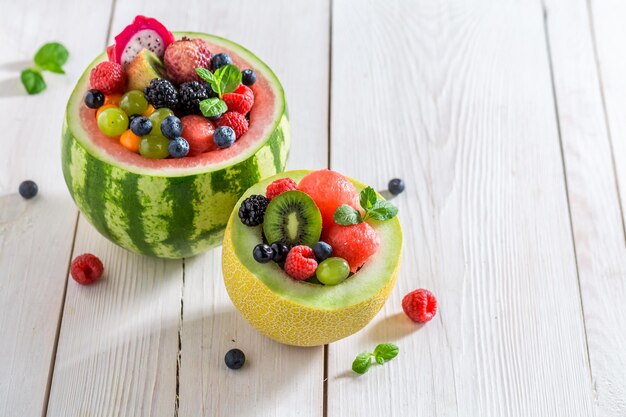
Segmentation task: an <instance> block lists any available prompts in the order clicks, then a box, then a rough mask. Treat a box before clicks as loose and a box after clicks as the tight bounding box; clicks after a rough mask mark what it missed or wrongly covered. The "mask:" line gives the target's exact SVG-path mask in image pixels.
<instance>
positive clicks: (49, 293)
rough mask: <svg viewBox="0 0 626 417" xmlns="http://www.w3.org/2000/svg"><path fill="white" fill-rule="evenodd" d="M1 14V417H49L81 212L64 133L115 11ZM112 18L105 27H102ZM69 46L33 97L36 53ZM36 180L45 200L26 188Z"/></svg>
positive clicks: (33, 7) (73, 3)
mask: <svg viewBox="0 0 626 417" xmlns="http://www.w3.org/2000/svg"><path fill="white" fill-rule="evenodd" d="M1 9H2V11H1V12H0V39H1V40H2V41H1V42H0V114H1V115H2V116H1V118H2V126H3V127H2V135H0V148H1V149H2V151H1V152H0V352H2V353H1V354H0V415H3V416H38V415H41V414H42V413H43V412H44V409H45V406H46V399H47V395H48V386H49V384H48V381H49V375H50V372H51V369H52V362H53V360H54V348H55V344H56V334H57V329H58V324H59V318H60V315H61V306H62V302H63V293H64V288H65V283H66V276H67V268H68V262H69V258H70V252H71V248H72V242H73V238H74V230H75V225H76V216H77V211H76V209H75V207H74V204H73V202H72V199H71V198H70V196H69V193H68V192H67V190H66V188H65V183H64V182H63V178H62V174H61V162H60V161H61V159H60V145H59V143H60V134H61V124H62V122H63V115H64V112H65V104H66V100H67V97H68V96H69V94H70V92H71V90H72V87H73V84H74V82H75V80H76V78H77V77H78V75H79V74H80V73H81V72H82V69H83V67H84V66H85V65H86V64H87V63H88V60H89V59H90V57H91V55H90V54H91V51H93V50H95V49H97V48H102V46H103V44H104V38H105V33H106V27H107V23H108V22H107V19H106V17H107V16H108V13H109V10H110V2H109V1H99V2H97V3H94V4H91V3H88V2H82V1H77V0H68V1H60V0H51V1H46V2H41V1H36V0H26V1H20V2H2V6H1ZM102 16H104V19H103V18H102ZM53 40H57V41H60V42H62V43H63V44H65V45H66V46H67V48H68V49H69V51H70V59H69V61H68V62H67V64H66V66H65V70H66V72H67V74H66V75H65V76H58V75H52V74H49V73H47V74H45V79H46V82H47V84H48V88H47V90H46V91H44V92H43V93H41V94H39V95H36V96H28V95H27V94H26V92H25V90H24V89H23V88H22V85H21V83H20V81H19V76H20V71H21V70H22V69H24V68H26V67H27V66H30V65H32V58H33V56H34V54H35V52H36V51H37V49H38V48H39V47H40V46H41V45H42V44H44V43H46V42H51V41H53ZM25 179H32V180H34V181H35V182H37V184H38V185H39V195H38V196H37V197H36V198H34V199H33V200H29V201H25V200H23V199H22V198H21V197H20V196H19V194H17V189H18V186H19V184H20V182H21V181H23V180H25Z"/></svg>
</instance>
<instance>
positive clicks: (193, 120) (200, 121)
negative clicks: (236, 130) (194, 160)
mask: <svg viewBox="0 0 626 417" xmlns="http://www.w3.org/2000/svg"><path fill="white" fill-rule="evenodd" d="M180 120H181V122H182V123H183V131H182V133H181V136H182V137H184V138H185V139H187V142H189V154H188V156H196V155H200V154H201V153H204V152H209V151H213V150H215V149H217V146H216V145H215V142H214V141H213V132H214V131H215V126H213V123H211V121H210V120H207V119H206V117H203V116H200V115H197V114H192V115H189V116H185V117H183V118H182V119H180Z"/></svg>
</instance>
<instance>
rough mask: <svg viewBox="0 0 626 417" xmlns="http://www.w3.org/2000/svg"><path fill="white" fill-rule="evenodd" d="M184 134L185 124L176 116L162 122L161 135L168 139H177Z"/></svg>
mask: <svg viewBox="0 0 626 417" xmlns="http://www.w3.org/2000/svg"><path fill="white" fill-rule="evenodd" d="M182 132H183V123H182V122H181V121H180V119H179V118H178V117H176V116H167V117H166V118H165V119H163V121H162V122H161V133H163V136H165V137H166V138H168V139H172V140H173V139H175V138H177V137H179V136H180V134H181V133H182Z"/></svg>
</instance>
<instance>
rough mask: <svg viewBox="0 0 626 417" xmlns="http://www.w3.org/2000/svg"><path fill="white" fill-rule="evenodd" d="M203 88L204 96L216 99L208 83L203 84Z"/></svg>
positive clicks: (215, 94)
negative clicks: (204, 90)
mask: <svg viewBox="0 0 626 417" xmlns="http://www.w3.org/2000/svg"><path fill="white" fill-rule="evenodd" d="M204 88H206V94H207V97H208V98H213V97H217V93H216V92H215V91H213V87H211V84H210V83H204Z"/></svg>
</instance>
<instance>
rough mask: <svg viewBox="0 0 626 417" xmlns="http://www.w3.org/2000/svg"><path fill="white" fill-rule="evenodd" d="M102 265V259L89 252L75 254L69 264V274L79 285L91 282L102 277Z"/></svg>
mask: <svg viewBox="0 0 626 417" xmlns="http://www.w3.org/2000/svg"><path fill="white" fill-rule="evenodd" d="M103 272H104V265H102V261H101V260H100V259H99V258H98V257H97V256H96V255H93V254H91V253H84V254H82V255H80V256H77V257H76V258H74V260H73V261H72V265H71V266H70V274H71V275H72V278H74V281H76V282H78V283H79V284H81V285H89V284H93V283H94V282H96V281H97V280H99V279H100V277H102V273H103Z"/></svg>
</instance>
